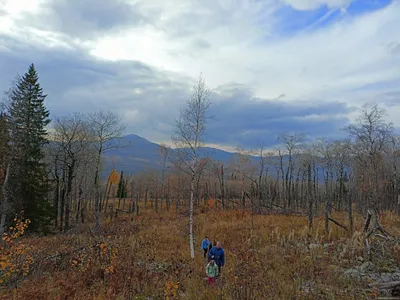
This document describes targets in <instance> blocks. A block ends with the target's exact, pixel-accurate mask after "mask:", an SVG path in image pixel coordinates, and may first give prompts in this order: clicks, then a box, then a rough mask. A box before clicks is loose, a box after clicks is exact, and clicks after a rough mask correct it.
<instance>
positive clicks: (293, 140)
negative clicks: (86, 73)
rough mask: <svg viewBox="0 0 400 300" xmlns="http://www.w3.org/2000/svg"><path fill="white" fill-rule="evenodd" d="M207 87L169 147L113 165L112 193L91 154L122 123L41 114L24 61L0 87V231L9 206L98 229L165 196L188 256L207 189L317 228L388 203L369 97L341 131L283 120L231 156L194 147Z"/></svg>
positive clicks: (389, 162)
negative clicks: (266, 140) (265, 139)
mask: <svg viewBox="0 0 400 300" xmlns="http://www.w3.org/2000/svg"><path fill="white" fill-rule="evenodd" d="M211 96H212V93H211V91H210V90H209V89H208V87H207V85H206V84H205V81H204V79H203V78H202V77H200V78H199V80H198V82H197V83H196V84H195V86H194V92H193V95H192V97H191V98H189V99H188V101H187V103H186V105H185V106H184V108H183V109H182V111H181V113H180V116H179V118H178V119H177V120H176V121H175V124H174V125H175V131H174V133H173V135H172V138H171V141H172V143H173V145H174V147H168V146H166V145H161V146H160V149H159V153H158V156H159V163H160V168H159V169H158V170H148V171H146V172H142V173H140V174H136V175H134V176H131V175H130V174H121V176H119V180H118V181H119V183H118V187H117V191H116V193H112V192H111V191H112V189H111V186H112V184H111V183H110V178H108V179H107V178H106V179H104V180H103V176H102V162H103V157H104V154H105V153H106V152H108V151H111V150H113V149H115V148H117V147H122V146H123V145H121V137H122V135H123V132H124V129H125V125H124V124H123V123H122V122H121V120H120V119H119V118H118V116H117V115H115V114H114V113H112V112H109V111H101V110H100V111H96V112H93V113H89V114H81V113H73V114H70V115H67V116H62V117H57V118H55V119H54V120H52V122H51V123H50V118H49V111H48V110H47V109H46V107H45V104H44V100H45V99H46V95H45V94H44V92H43V90H42V88H41V87H40V84H39V78H38V74H37V72H36V70H35V67H34V65H31V66H30V67H29V70H28V72H27V73H26V74H25V75H24V76H22V77H17V79H16V82H15V84H13V86H12V87H11V89H10V91H9V92H8V93H7V94H6V101H5V105H4V108H3V111H2V113H1V117H0V170H1V174H0V183H1V185H2V193H1V195H0V198H1V219H0V221H1V224H0V225H1V226H0V231H1V233H2V232H4V230H5V229H6V228H7V224H8V222H9V221H10V220H11V219H12V218H13V216H14V214H15V213H17V212H20V211H23V212H24V215H25V216H26V217H27V218H29V219H31V220H32V225H33V226H35V227H36V228H34V229H37V230H45V229H51V228H56V229H57V230H60V231H68V230H69V229H70V228H71V227H73V226H76V225H79V224H82V223H85V222H93V224H94V232H95V233H96V232H97V233H98V232H99V230H100V220H101V218H102V217H104V216H110V217H112V216H114V215H115V214H116V213H118V212H120V211H122V212H127V213H136V214H139V213H140V211H139V210H140V207H141V206H142V207H143V206H144V207H148V206H150V207H152V208H153V209H154V210H155V211H156V212H161V211H162V210H170V209H171V207H173V208H174V209H175V210H176V211H177V212H182V211H184V212H187V213H188V216H189V220H190V222H189V233H190V246H191V254H192V256H194V233H193V224H194V211H195V208H196V207H201V208H204V207H205V206H207V205H208V204H209V201H215V205H216V206H217V207H219V208H221V209H239V208H240V209H250V210H251V211H252V213H253V214H262V213H268V212H272V211H273V212H281V213H287V214H290V213H296V214H298V213H301V214H305V215H307V216H308V219H309V227H310V230H312V227H313V218H314V216H315V214H323V215H325V229H326V231H329V226H330V224H334V226H340V227H343V228H344V229H346V230H349V231H352V230H353V209H355V210H356V211H357V212H358V213H363V214H368V215H369V216H371V218H373V220H374V222H375V223H374V225H375V226H373V228H377V227H378V226H379V221H378V215H379V212H380V211H383V210H391V211H396V212H397V213H400V198H399V179H398V166H399V158H400V151H399V150H400V139H399V137H398V136H396V134H395V131H394V127H393V125H392V124H391V123H389V122H387V121H386V120H385V111H384V110H383V109H382V108H380V107H379V106H378V105H366V106H364V107H363V108H362V109H361V110H360V112H359V118H358V119H357V120H356V121H355V122H353V123H351V124H350V125H348V126H346V127H344V128H343V130H344V132H346V133H347V134H348V137H347V138H345V139H341V140H330V139H317V140H314V141H311V142H310V141H309V139H307V137H306V136H305V135H303V134H298V133H290V132H285V133H282V134H281V135H280V136H279V137H278V139H277V144H278V146H276V147H275V148H274V149H267V148H265V147H262V146H260V147H259V148H258V149H253V150H251V151H245V150H243V149H239V148H238V149H237V153H236V154H234V155H233V158H232V159H231V161H229V162H220V161H213V160H212V159H211V158H210V156H209V155H207V154H204V151H201V150H202V147H203V146H204V142H205V141H204V139H205V134H206V130H207V124H208V122H210V121H211V120H212V116H210V115H209V108H210V105H211V101H210V98H211ZM121 173H122V172H121ZM115 198H117V199H118V200H117V202H115V201H114V199H115ZM213 203H214V202H213ZM126 204H128V205H127V206H126ZM333 211H344V212H346V213H347V215H348V221H347V222H346V223H345V224H341V223H340V222H338V221H337V220H335V219H334V218H333V217H332V212H333Z"/></svg>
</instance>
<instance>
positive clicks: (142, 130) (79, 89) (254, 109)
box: [0, 0, 400, 152]
mask: <svg viewBox="0 0 400 300" xmlns="http://www.w3.org/2000/svg"><path fill="white" fill-rule="evenodd" d="M399 14H400V3H399V1H389V0H377V1H365V0H307V1H306V0H265V1H256V2H255V1H251V0H240V1H235V2H230V1H223V0H221V1H213V2H212V1H209V2H207V3H206V5H204V3H203V4H201V3H199V2H197V1H178V2H177V3H176V5H175V6H174V8H173V9H171V8H170V7H169V6H168V5H167V4H165V3H164V2H162V1H159V0H148V1H143V0H139V1H136V2H135V3H132V2H129V1H128V0H127V1H121V2H120V3H119V4H117V3H116V2H113V1H111V0H102V1H97V2H96V4H95V5H94V4H93V2H91V1H90V0H85V1H66V0H62V1H61V0H60V1H55V0H31V1H27V0H3V6H2V7H1V8H0V70H1V71H2V72H1V74H2V76H1V77H0V90H1V91H4V90H7V89H8V88H9V87H10V85H11V82H12V81H13V79H14V78H15V76H16V75H17V74H23V73H24V72H25V71H26V70H27V68H28V66H29V64H30V63H32V62H33V63H34V64H35V66H36V68H37V71H38V73H39V78H40V82H41V85H42V87H43V89H44V92H45V93H46V94H47V95H48V97H47V100H46V101H47V102H46V105H47V107H48V108H49V110H50V113H51V117H52V118H54V117H57V116H62V115H65V114H69V113H73V112H76V111H79V112H90V111H91V110H92V109H93V107H96V108H99V109H109V110H111V111H113V112H115V113H117V114H118V115H119V116H120V117H121V118H122V119H123V121H124V122H125V123H127V124H128V127H127V132H135V134H137V135H139V136H144V137H145V138H146V139H148V140H149V141H154V142H156V143H158V144H159V143H162V142H164V143H170V136H171V133H172V132H173V120H174V119H175V118H176V117H177V116H178V114H179V111H180V109H181V108H182V107H183V105H184V104H185V101H186V100H187V99H188V98H189V97H190V95H191V93H192V89H191V88H192V86H193V83H194V82H195V81H196V80H197V78H198V76H199V74H203V76H204V78H205V80H206V83H207V85H208V86H209V88H210V89H211V91H212V94H211V102H212V106H211V108H210V110H211V113H212V114H213V115H215V119H214V120H213V121H212V122H210V124H209V127H208V130H207V134H206V144H207V145H210V146H211V147H213V148H217V149H222V150H225V151H228V152H233V151H235V149H236V147H237V146H240V147H243V148H245V149H254V148H256V147H258V146H259V145H260V144H263V145H265V147H266V148H268V149H274V148H276V146H277V142H276V138H277V136H278V135H279V134H280V133H283V132H294V133H302V134H305V135H306V136H307V137H308V138H309V139H311V140H313V139H316V138H320V137H329V138H332V139H340V138H343V137H345V134H344V133H343V132H342V131H341V128H343V127H344V126H346V125H347V124H349V122H352V121H354V120H355V118H356V116H357V110H358V109H359V108H360V107H361V106H362V105H363V104H365V103H376V104H379V105H380V106H381V107H383V108H384V109H386V111H387V113H388V116H387V118H386V120H387V121H388V122H392V123H393V124H394V126H395V128H396V131H399V130H398V129H399V128H400V120H399V119H398V117H396V116H397V115H398V114H399V113H400V100H399V96H400V87H399V86H400V85H399V83H400V68H399V65H400V41H399V39H398V34H397V32H398V28H400V19H399V18H398V15H399Z"/></svg>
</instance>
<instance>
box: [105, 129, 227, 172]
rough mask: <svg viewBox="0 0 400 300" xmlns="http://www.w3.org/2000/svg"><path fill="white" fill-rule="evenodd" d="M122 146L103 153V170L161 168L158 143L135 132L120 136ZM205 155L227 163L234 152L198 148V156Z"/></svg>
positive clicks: (133, 170)
mask: <svg viewBox="0 0 400 300" xmlns="http://www.w3.org/2000/svg"><path fill="white" fill-rule="evenodd" d="M120 144H121V145H122V147H120V148H117V149H114V150H111V151H109V152H106V153H105V161H104V168H103V169H104V172H110V170H112V169H113V168H115V169H117V170H118V171H120V170H124V173H125V174H131V175H134V174H137V173H140V172H142V171H146V170H151V169H153V170H159V169H161V164H160V157H159V156H158V154H157V153H158V149H159V147H160V145H158V144H156V143H153V142H150V141H149V140H146V139H145V138H142V137H140V136H138V135H136V134H130V135H126V136H124V137H122V139H121V141H120ZM205 155H207V156H208V157H210V158H211V159H214V160H217V161H220V162H224V163H227V162H229V161H230V160H231V159H232V157H233V155H234V153H230V152H227V151H223V150H219V149H215V148H209V147H204V148H202V149H200V156H205Z"/></svg>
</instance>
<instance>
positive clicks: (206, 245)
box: [201, 236, 211, 258]
mask: <svg viewBox="0 0 400 300" xmlns="http://www.w3.org/2000/svg"><path fill="white" fill-rule="evenodd" d="M210 245H211V242H210V240H209V239H208V237H207V236H205V237H204V240H203V241H202V242H201V249H203V251H204V258H206V257H207V252H208V248H209V246H210Z"/></svg>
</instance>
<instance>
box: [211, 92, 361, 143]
mask: <svg viewBox="0 0 400 300" xmlns="http://www.w3.org/2000/svg"><path fill="white" fill-rule="evenodd" d="M228 90H229V89H228V88H225V89H222V91H221V93H220V94H214V99H215V102H214V105H213V106H212V114H213V115H215V116H216V117H215V119H214V120H213V121H212V122H210V125H209V131H208V134H207V138H208V140H209V141H210V142H211V143H220V144H222V145H228V146H229V145H235V143H236V145H238V146H242V147H253V148H254V147H257V146H259V145H261V144H262V145H264V146H266V147H272V146H273V145H275V144H276V143H277V137H278V136H279V135H280V134H281V133H283V132H285V131H288V132H294V133H299V134H300V133H301V134H306V135H308V138H318V137H322V136H327V135H329V136H331V137H343V133H342V132H341V128H343V127H344V126H345V125H346V124H347V123H348V121H349V120H348V117H347V115H348V113H349V112H351V111H353V110H354V109H355V108H354V107H349V106H348V105H346V104H345V103H340V102H321V101H319V102H314V101H298V102H287V101H282V100H275V99H259V98H254V97H253V95H252V92H251V91H246V90H243V89H241V88H240V87H239V88H236V89H235V88H231V92H230V93H229V92H228Z"/></svg>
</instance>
